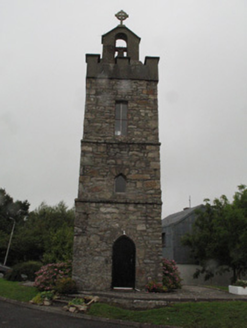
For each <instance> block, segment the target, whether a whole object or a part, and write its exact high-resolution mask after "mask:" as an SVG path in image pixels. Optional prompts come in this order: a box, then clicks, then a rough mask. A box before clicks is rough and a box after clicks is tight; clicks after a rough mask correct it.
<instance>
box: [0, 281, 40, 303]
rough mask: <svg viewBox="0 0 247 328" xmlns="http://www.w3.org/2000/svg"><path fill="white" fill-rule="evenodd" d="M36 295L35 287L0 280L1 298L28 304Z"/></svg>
mask: <svg viewBox="0 0 247 328" xmlns="http://www.w3.org/2000/svg"><path fill="white" fill-rule="evenodd" d="M37 293H38V290H37V289H36V288H35V287H27V286H23V285H21V284H20V283H19V282H17V281H8V280H5V279H0V296H2V297H6V298H10V299H12V300H17V301H21V302H28V301H30V300H31V299H32V298H33V297H34V296H35V295H37Z"/></svg>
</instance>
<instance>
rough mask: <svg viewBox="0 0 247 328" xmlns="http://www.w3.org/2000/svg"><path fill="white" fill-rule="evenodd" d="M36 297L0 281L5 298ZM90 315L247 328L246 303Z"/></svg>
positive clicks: (102, 307) (103, 307)
mask: <svg viewBox="0 0 247 328" xmlns="http://www.w3.org/2000/svg"><path fill="white" fill-rule="evenodd" d="M37 293H38V290H37V289H36V288H34V287H27V286H23V285H21V284H20V283H19V282H12V281H6V280H4V279H0V296H2V297H6V298H10V299H14V300H18V301H22V302H28V301H30V300H31V299H32V298H33V297H34V296H35V295H36V294H37ZM88 314H90V315H94V316H98V317H105V318H112V319H122V320H128V321H136V322H142V323H144V322H146V323H152V324H157V325H171V326H177V327H183V328H215V327H217V328H246V327H247V302H241V301H233V302H198V303H196V302H195V303H177V304H173V305H170V306H167V307H163V308H160V309H154V310H146V311H131V310H124V309H121V308H117V307H114V306H110V305H107V304H101V303H96V304H93V305H92V306H91V307H90V309H89V311H88Z"/></svg>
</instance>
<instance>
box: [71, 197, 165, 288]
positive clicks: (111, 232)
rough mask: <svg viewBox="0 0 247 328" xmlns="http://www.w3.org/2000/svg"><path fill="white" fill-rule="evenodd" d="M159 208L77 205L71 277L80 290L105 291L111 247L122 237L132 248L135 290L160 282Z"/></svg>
mask: <svg viewBox="0 0 247 328" xmlns="http://www.w3.org/2000/svg"><path fill="white" fill-rule="evenodd" d="M160 211H161V205H155V204H134V203H123V204H120V203H119V204H116V203H115V204H114V203H111V204H107V203H78V204H77V214H76V215H77V218H76V222H77V224H76V227H75V245H74V247H75V253H74V270H73V276H74V279H75V280H76V281H77V284H78V286H79V288H80V289H82V290H107V289H110V288H111V281H112V246H113V243H114V242H115V240H116V239H117V238H118V237H120V236H122V235H123V234H124V233H125V234H126V236H128V237H129V238H131V239H132V241H133V242H134V243H135V245H136V288H139V289H144V287H145V284H146V283H147V281H148V280H149V279H151V280H152V279H157V280H161V261H160V260H161V233H160Z"/></svg>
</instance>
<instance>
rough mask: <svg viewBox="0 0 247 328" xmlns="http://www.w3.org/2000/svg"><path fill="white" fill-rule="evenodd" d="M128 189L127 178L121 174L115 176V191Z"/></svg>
mask: <svg viewBox="0 0 247 328" xmlns="http://www.w3.org/2000/svg"><path fill="white" fill-rule="evenodd" d="M125 190H126V179H125V177H124V176H123V175H122V174H120V175H118V176H117V177H116V178H115V192H125Z"/></svg>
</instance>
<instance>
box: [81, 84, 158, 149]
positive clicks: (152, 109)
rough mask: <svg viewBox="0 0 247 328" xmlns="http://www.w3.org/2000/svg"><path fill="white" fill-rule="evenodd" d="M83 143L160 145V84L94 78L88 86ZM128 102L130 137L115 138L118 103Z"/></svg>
mask: <svg viewBox="0 0 247 328" xmlns="http://www.w3.org/2000/svg"><path fill="white" fill-rule="evenodd" d="M86 93H87V95H86V111H85V117H84V136H83V140H92V141H101V142H102V141H117V142H119V141H122V142H127V141H130V142H144V143H147V142H156V143H157V142H158V108H157V82H152V81H137V80H116V79H112V80H110V79H92V78H90V79H89V78H88V79H87V83H86ZM116 101H127V102H128V134H127V136H122V137H120V136H115V103H116Z"/></svg>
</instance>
